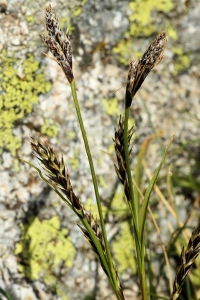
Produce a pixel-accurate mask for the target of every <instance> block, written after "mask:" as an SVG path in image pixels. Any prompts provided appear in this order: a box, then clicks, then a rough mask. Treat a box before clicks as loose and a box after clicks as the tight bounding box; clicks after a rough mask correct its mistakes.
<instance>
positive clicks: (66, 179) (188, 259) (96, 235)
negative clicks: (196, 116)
mask: <svg viewBox="0 0 200 300" xmlns="http://www.w3.org/2000/svg"><path fill="white" fill-rule="evenodd" d="M46 29H47V33H48V34H47V35H43V40H44V42H45V43H46V44H47V45H48V47H49V50H50V51H51V53H52V54H53V56H54V58H53V59H54V60H55V61H56V62H57V63H58V64H59V66H60V67H61V69H62V71H63V72H64V74H65V76H66V79H67V81H68V82H69V84H70V87H71V92H72V97H73V100H74V105H75V109H76V113H77V117H78V121H79V125H80V130H81V133H82V138H83V141H84V145H85V150H86V153H87V157H88V162H89V165H90V171H91V176H92V182H93V186H94V191H95V197H96V203H97V208H98V214H99V219H97V218H94V216H93V215H92V213H91V212H88V211H86V209H85V207H84V204H83V203H82V201H81V199H80V198H79V196H78V195H77V194H76V193H75V191H74V189H73V186H72V183H71V180H70V175H69V172H68V170H67V168H66V166H65V164H64V159H63V157H61V158H59V157H58V155H57V154H56V153H55V151H54V149H53V148H52V147H51V146H50V144H49V143H48V142H42V141H37V140H35V139H32V141H31V147H32V149H33V152H34V153H35V155H36V157H37V159H38V160H39V162H40V163H41V165H42V166H43V169H44V170H45V173H46V175H45V174H44V173H43V171H41V170H40V169H38V168H37V167H36V166H35V165H33V164H31V163H29V162H26V163H28V164H29V165H30V166H32V167H33V168H35V169H36V170H37V171H38V173H39V175H40V177H41V178H42V179H43V180H44V181H45V182H46V183H47V184H48V185H49V186H50V187H51V188H52V189H53V190H54V191H55V192H56V193H57V194H58V195H59V197H60V198H61V199H62V200H63V201H64V202H65V203H66V204H67V205H68V206H69V208H70V209H71V210H72V211H73V212H74V213H75V214H76V215H77V216H78V218H79V220H80V223H79V224H78V226H79V228H80V229H81V231H82V232H83V234H84V236H85V238H86V239H87V240H88V241H89V243H90V245H91V248H92V249H93V251H94V252H95V254H96V255H97V257H98V259H99V262H100V264H101V266H102V268H103V270H104V272H105V274H106V276H107V278H108V281H109V283H110V285H111V287H112V289H113V292H114V293H115V295H116V298H117V299H118V300H125V296H124V293H123V289H122V286H121V283H120V279H119V276H118V272H117V268H116V266H115V264H114V262H113V258H112V254H111V250H110V246H109V243H108V238H107V233H106V228H105V221H104V216H103V212H102V204H101V199H100V196H99V190H98V184H97V177H96V173H95V168H94V164H93V160H92V155H91V151H90V146H89V143H88V139H87V134H86V131H85V128H84V122H83V119H82V115H81V109H80V106H79V101H78V97H77V92H76V83H75V78H74V73H73V67H72V47H71V41H70V36H69V32H68V31H67V32H66V34H64V33H63V31H62V29H61V28H60V25H59V21H58V19H57V17H56V15H55V13H54V11H53V9H52V7H51V5H48V6H47V8H46ZM166 43H167V37H166V34H165V33H164V32H161V33H160V34H159V35H158V37H157V38H156V39H155V40H154V41H153V42H152V43H151V44H150V46H149V47H148V49H147V50H146V51H145V53H144V54H143V56H142V57H141V58H140V59H139V61H137V60H135V59H134V60H133V61H132V62H131V63H130V65H129V71H128V78H127V84H126V93H125V105H124V107H125V109H124V113H123V114H122V115H121V116H120V118H119V122H118V125H117V128H116V129H115V135H114V138H113V143H114V148H115V153H116V158H115V159H113V161H114V166H115V171H116V173H117V176H118V178H119V180H120V182H121V184H122V185H123V190H124V194H125V197H126V202H127V205H128V208H129V210H130V213H131V217H132V226H133V232H134V239H135V245H136V261H137V268H138V275H139V282H140V291H141V299H142V300H148V299H150V292H149V284H148V283H147V276H146V274H147V272H146V266H145V258H146V245H145V222H146V216H147V211H148V204H149V199H150V195H151V192H152V190H153V188H154V186H155V183H156V180H157V177H158V174H159V172H160V169H161V167H162V165H163V163H164V161H165V158H166V156H167V153H168V149H169V146H170V144H171V142H172V139H171V140H170V141H169V143H168V145H167V147H166V149H165V151H164V155H163V158H162V160H161V162H160V164H159V165H158V167H157V169H156V171H155V172H154V174H153V176H152V178H151V180H150V182H149V185H148V187H147V189H146V192H145V195H144V197H143V198H142V202H140V197H139V192H138V187H137V182H138V180H137V178H136V181H135V180H134V178H133V177H132V172H131V149H132V146H131V137H132V135H133V132H134V128H133V127H132V128H130V129H129V114H130V107H131V103H132V101H133V98H134V96H135V94H136V93H137V91H138V90H139V89H140V87H141V85H142V83H143V82H144V80H145V78H146V77H147V75H148V74H149V73H150V71H151V70H152V69H153V68H154V67H155V66H156V65H157V64H159V63H160V61H161V60H162V58H163V54H164V50H165V47H166ZM134 182H135V184H133V183H134ZM199 252H200V230H196V231H194V232H193V233H192V236H191V239H190V241H189V244H188V247H187V249H186V251H185V250H183V251H182V254H181V259H182V260H181V265H180V267H179V269H178V271H177V275H176V278H175V281H174V286H173V291H172V296H171V298H170V299H171V300H175V299H177V298H178V296H179V294H180V292H181V288H182V285H183V282H184V280H185V278H186V276H187V274H188V272H189V269H190V267H191V265H192V263H194V261H195V259H196V257H197V256H198V254H199Z"/></svg>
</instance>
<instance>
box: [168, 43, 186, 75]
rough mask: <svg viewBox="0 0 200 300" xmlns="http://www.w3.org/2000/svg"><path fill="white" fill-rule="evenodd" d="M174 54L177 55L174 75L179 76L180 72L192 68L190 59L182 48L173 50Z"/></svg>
mask: <svg viewBox="0 0 200 300" xmlns="http://www.w3.org/2000/svg"><path fill="white" fill-rule="evenodd" d="M172 51H173V53H174V54H175V64H174V71H173V75H174V76H177V75H178V74H179V73H180V72H182V71H184V70H186V69H187V68H189V66H190V58H189V56H188V55H187V54H184V53H183V50H182V49H180V48H173V49H172Z"/></svg>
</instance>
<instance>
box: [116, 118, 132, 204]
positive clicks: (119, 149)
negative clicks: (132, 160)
mask: <svg viewBox="0 0 200 300" xmlns="http://www.w3.org/2000/svg"><path fill="white" fill-rule="evenodd" d="M133 132H134V127H132V128H131V129H130V130H129V132H128V147H129V154H130V153H131V148H130V141H131V137H132V135H133ZM113 142H114V147H115V153H116V158H117V161H116V163H115V162H114V166H115V171H116V173H117V176H118V178H119V180H120V182H121V183H122V185H123V187H124V192H125V195H126V198H127V200H128V201H130V193H129V185H128V178H127V171H126V162H125V150H124V118H123V117H122V116H120V118H119V123H118V128H117V129H115V137H114V138H113Z"/></svg>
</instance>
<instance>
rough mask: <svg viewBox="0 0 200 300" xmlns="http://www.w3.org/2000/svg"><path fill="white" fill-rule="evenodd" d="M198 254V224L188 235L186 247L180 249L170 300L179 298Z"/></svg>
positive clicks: (199, 246) (199, 239)
mask: <svg viewBox="0 0 200 300" xmlns="http://www.w3.org/2000/svg"><path fill="white" fill-rule="evenodd" d="M199 254H200V226H199V227H198V228H196V229H195V230H194V231H193V232H192V235H191V237H190V240H189V242H188V245H187V248H186V249H184V248H183V249H182V253H181V261H180V264H179V266H178V270H177V272H176V277H175V280H174V286H173V292H172V295H171V298H170V300H176V299H178V298H179V296H180V293H181V290H182V287H183V284H184V282H185V279H186V277H187V275H188V273H189V271H190V270H191V267H192V266H193V265H194V263H195V260H196V258H197V256H198V255H199Z"/></svg>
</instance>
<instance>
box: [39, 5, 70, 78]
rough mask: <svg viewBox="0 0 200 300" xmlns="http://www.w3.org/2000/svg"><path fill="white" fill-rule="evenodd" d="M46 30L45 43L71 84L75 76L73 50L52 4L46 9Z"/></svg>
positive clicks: (67, 34)
mask: <svg viewBox="0 0 200 300" xmlns="http://www.w3.org/2000/svg"><path fill="white" fill-rule="evenodd" d="M46 28H47V32H48V35H43V39H44V41H45V43H46V44H47V45H48V46H49V49H50V51H51V53H52V54H53V56H54V57H55V59H56V61H57V63H58V64H59V65H60V66H61V68H62V70H63V72H64V73H65V76H66V77H67V80H68V81H69V83H71V82H72V80H73V78H74V76H73V72H72V48H71V42H70V36H69V33H68V31H67V32H66V34H64V33H63V31H62V30H61V28H60V25H59V22H58V19H57V17H56V15H55V13H54V12H53V10H52V7H51V4H49V5H48V6H47V7H46Z"/></svg>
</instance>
